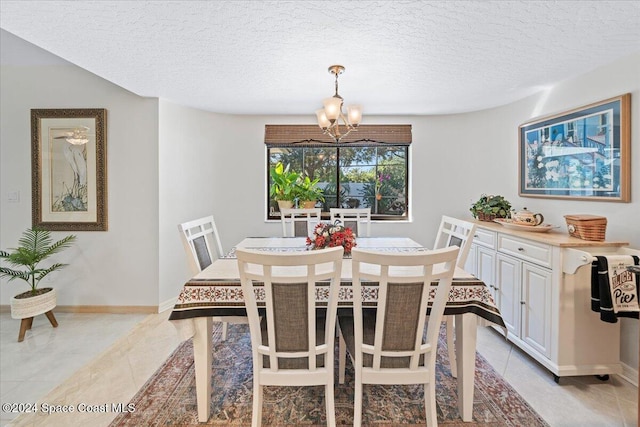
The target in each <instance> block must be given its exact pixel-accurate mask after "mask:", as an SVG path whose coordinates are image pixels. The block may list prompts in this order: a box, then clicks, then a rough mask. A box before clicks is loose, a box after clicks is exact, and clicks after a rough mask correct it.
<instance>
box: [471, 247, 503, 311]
mask: <svg viewBox="0 0 640 427" xmlns="http://www.w3.org/2000/svg"><path fill="white" fill-rule="evenodd" d="M476 264H477V269H476V277H477V278H478V279H480V280H482V281H483V282H484V283H485V284H486V285H487V286H489V289H491V293H492V294H493V299H494V300H495V301H496V304H498V305H499V304H500V295H499V294H498V292H497V290H496V284H495V283H496V279H495V264H496V252H495V250H494V249H489V248H486V247H484V246H478V247H477V248H476Z"/></svg>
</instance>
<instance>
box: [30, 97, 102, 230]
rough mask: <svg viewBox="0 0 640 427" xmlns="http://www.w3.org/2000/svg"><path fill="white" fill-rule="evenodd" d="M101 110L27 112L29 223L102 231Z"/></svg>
mask: <svg viewBox="0 0 640 427" xmlns="http://www.w3.org/2000/svg"><path fill="white" fill-rule="evenodd" d="M105 132H106V110H105V109H99V108H95V109H33V110H31V181H32V222H33V226H34V227H40V228H43V229H45V230H51V231H106V230H107V153H106V143H107V139H106V133H105Z"/></svg>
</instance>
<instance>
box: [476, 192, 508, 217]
mask: <svg viewBox="0 0 640 427" xmlns="http://www.w3.org/2000/svg"><path fill="white" fill-rule="evenodd" d="M469 210H470V211H471V214H472V215H473V217H474V218H477V219H479V220H480V221H493V220H494V219H496V218H507V217H508V216H509V213H510V211H511V203H509V201H508V200H506V199H505V198H504V197H503V196H499V195H498V196H492V195H486V194H483V195H481V196H480V198H479V199H478V201H476V202H475V203H474V204H472V205H471V208H470V209H469Z"/></svg>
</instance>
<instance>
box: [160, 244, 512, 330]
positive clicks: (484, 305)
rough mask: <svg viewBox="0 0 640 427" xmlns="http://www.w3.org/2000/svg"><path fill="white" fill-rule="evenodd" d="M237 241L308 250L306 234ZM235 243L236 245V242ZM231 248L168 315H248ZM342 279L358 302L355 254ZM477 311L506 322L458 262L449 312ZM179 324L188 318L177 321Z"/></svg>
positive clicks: (372, 298) (346, 300) (349, 302)
mask: <svg viewBox="0 0 640 427" xmlns="http://www.w3.org/2000/svg"><path fill="white" fill-rule="evenodd" d="M238 247H243V248H252V249H260V250H267V251H301V250H305V249H306V248H305V245H304V239H300V238H297V239H296V238H248V239H245V240H243V241H242V242H241V243H240V244H239V245H238ZM358 247H361V248H363V249H364V248H366V249H375V250H387V251H390V252H391V251H394V252H408V251H423V250H428V249H427V248H424V247H422V246H420V245H418V244H417V243H415V242H413V241H412V240H411V239H405V238H397V239H396V238H359V239H358ZM234 249H235V248H234ZM233 254H234V250H232V251H231V252H230V253H229V254H228V255H227V257H225V258H224V259H219V260H216V261H215V262H214V263H213V264H211V265H210V266H209V267H207V268H206V269H205V270H203V271H202V272H201V273H199V274H198V275H197V276H195V277H194V278H192V279H191V280H189V281H188V282H187V283H186V284H185V285H184V287H183V289H182V291H181V292H180V295H179V296H178V299H177V302H176V304H175V306H174V308H173V311H172V313H171V315H170V317H169V320H180V319H189V318H194V317H202V316H225V315H226V316H245V315H246V312H245V309H244V299H243V296H242V286H241V284H240V279H239V273H238V266H237V261H236V259H235V257H234V255H233ZM341 277H342V280H341V287H340V291H339V294H338V295H339V297H338V298H339V303H338V304H339V306H340V307H352V306H353V298H354V295H353V288H352V287H351V259H348V258H346V259H344V261H343V264H342V275H341ZM435 285H436V284H433V289H432V291H431V292H430V301H432V300H433V299H434V298H435ZM255 292H256V299H257V301H258V304H260V303H264V292H263V291H262V289H261V288H259V287H257V288H256V289H255ZM328 294H329V290H328V284H327V285H323V284H322V283H319V284H318V287H317V288H316V301H317V304H318V306H322V305H323V304H326V301H327V298H328ZM377 299H378V287H377V285H376V283H369V284H366V283H365V284H363V290H362V300H363V304H364V305H375V304H376V302H377ZM463 313H475V314H476V315H478V316H480V317H481V318H483V319H486V320H488V321H489V322H492V323H494V324H496V325H498V326H501V327H503V328H504V327H505V324H504V322H503V320H502V317H501V316H500V312H499V310H498V308H497V307H496V304H495V301H494V299H493V296H492V295H491V292H490V291H489V289H488V287H487V286H486V285H485V284H484V283H483V282H482V281H481V280H479V279H478V278H476V277H474V276H472V275H471V274H469V273H467V272H466V271H464V270H462V269H460V268H457V269H456V272H455V274H454V279H453V283H452V287H451V290H450V291H449V301H448V302H447V305H446V308H445V315H455V314H463ZM174 323H175V324H176V327H178V329H179V330H180V329H181V326H180V324H181V323H183V322H174ZM184 327H185V328H186V330H182V331H180V332H181V335H183V337H185V338H186V337H189V336H191V335H192V331H191V328H190V327H189V324H188V323H185V324H184Z"/></svg>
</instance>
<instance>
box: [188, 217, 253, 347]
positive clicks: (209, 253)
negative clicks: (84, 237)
mask: <svg viewBox="0 0 640 427" xmlns="http://www.w3.org/2000/svg"><path fill="white" fill-rule="evenodd" d="M178 230H179V231H180V238H181V240H182V244H183V246H184V250H185V252H186V254H187V262H188V263H189V269H190V270H191V274H192V275H193V276H195V275H196V274H198V273H200V272H201V271H202V270H204V269H205V268H207V267H208V266H210V265H211V263H213V261H214V260H215V259H218V258H221V257H223V256H224V251H223V249H222V242H221V241H220V236H219V235H218V228H217V227H216V222H215V221H214V219H213V215H210V216H206V217H203V218H198V219H194V220H191V221H187V222H183V223H182V224H178ZM213 321H214V322H222V340H223V341H225V340H226V339H227V330H228V323H229V322H231V323H247V318H246V317H241V316H237V317H226V316H225V317H214V318H213Z"/></svg>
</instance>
